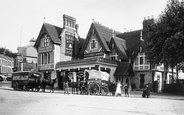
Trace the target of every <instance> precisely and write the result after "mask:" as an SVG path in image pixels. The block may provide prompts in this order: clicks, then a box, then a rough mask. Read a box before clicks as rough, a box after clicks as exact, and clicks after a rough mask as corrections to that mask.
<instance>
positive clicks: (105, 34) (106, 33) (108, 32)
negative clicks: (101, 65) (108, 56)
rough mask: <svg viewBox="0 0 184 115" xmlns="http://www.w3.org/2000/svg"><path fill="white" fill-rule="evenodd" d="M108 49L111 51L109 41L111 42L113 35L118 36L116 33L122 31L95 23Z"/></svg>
mask: <svg viewBox="0 0 184 115" xmlns="http://www.w3.org/2000/svg"><path fill="white" fill-rule="evenodd" d="M93 25H94V27H95V29H96V31H97V33H98V35H99V37H100V39H101V41H102V43H103V45H104V47H105V50H106V51H110V49H109V47H108V44H107V42H110V40H111V38H112V35H113V34H114V36H116V34H120V32H117V31H114V30H112V29H110V28H108V27H105V26H103V25H101V24H99V23H96V22H94V23H93Z"/></svg>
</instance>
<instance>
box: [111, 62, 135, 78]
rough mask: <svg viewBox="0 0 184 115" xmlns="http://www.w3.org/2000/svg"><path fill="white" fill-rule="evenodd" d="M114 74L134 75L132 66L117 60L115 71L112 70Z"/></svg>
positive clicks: (121, 75)
mask: <svg viewBox="0 0 184 115" xmlns="http://www.w3.org/2000/svg"><path fill="white" fill-rule="evenodd" d="M114 76H115V77H117V76H120V77H123V76H134V71H133V67H132V65H131V64H130V63H129V62H119V63H118V67H117V68H116V71H115V72H114Z"/></svg>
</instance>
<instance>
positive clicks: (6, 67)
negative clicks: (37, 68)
mask: <svg viewBox="0 0 184 115" xmlns="http://www.w3.org/2000/svg"><path fill="white" fill-rule="evenodd" d="M13 67H14V59H13V58H10V57H7V56H4V55H2V54H0V74H2V75H5V76H11V73H12V72H13Z"/></svg>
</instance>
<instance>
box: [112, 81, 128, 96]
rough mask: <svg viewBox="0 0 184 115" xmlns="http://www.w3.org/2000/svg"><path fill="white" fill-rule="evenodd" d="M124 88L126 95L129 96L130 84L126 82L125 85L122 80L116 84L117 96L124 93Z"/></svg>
mask: <svg viewBox="0 0 184 115" xmlns="http://www.w3.org/2000/svg"><path fill="white" fill-rule="evenodd" d="M122 89H124V92H125V97H126V96H128V97H129V93H128V85H127V84H125V85H124V86H123V85H122V84H121V83H120V82H118V83H117V86H116V92H115V94H116V96H121V94H122Z"/></svg>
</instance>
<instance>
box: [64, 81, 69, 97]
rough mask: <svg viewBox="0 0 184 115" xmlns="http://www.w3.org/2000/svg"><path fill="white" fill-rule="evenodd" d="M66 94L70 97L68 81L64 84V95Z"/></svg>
mask: <svg viewBox="0 0 184 115" xmlns="http://www.w3.org/2000/svg"><path fill="white" fill-rule="evenodd" d="M66 93H67V94H68V95H69V91H68V81H67V82H64V95H65V94H66Z"/></svg>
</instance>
